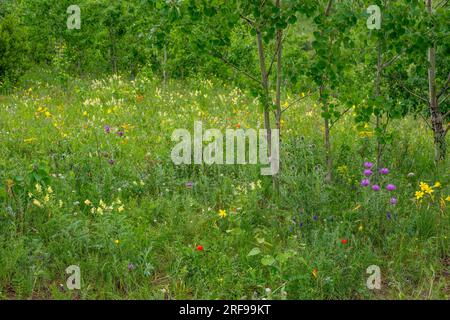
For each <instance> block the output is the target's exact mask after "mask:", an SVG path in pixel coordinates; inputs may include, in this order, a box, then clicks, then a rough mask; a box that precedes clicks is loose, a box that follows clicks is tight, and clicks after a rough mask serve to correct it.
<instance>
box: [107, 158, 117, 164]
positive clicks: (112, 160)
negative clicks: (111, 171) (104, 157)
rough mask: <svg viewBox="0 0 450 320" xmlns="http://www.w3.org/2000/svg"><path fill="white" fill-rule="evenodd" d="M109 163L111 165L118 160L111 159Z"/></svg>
mask: <svg viewBox="0 0 450 320" xmlns="http://www.w3.org/2000/svg"><path fill="white" fill-rule="evenodd" d="M108 163H109V164H110V165H113V164H114V163H116V162H115V161H114V159H109V161H108Z"/></svg>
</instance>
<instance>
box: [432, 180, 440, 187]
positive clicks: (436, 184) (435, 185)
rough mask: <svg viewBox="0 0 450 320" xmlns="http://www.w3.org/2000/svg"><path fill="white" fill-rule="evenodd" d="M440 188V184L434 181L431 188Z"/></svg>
mask: <svg viewBox="0 0 450 320" xmlns="http://www.w3.org/2000/svg"><path fill="white" fill-rule="evenodd" d="M441 186H442V185H441V183H440V182H439V181H436V182H435V183H434V186H433V188H440V187H441Z"/></svg>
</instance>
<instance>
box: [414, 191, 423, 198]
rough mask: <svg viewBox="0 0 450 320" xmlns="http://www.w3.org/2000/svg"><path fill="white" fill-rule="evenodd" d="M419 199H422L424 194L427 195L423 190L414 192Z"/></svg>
mask: <svg viewBox="0 0 450 320" xmlns="http://www.w3.org/2000/svg"><path fill="white" fill-rule="evenodd" d="M414 195H415V197H416V199H417V200H420V199H422V198H423V196H424V195H425V193H424V192H423V191H416V193H415V194H414Z"/></svg>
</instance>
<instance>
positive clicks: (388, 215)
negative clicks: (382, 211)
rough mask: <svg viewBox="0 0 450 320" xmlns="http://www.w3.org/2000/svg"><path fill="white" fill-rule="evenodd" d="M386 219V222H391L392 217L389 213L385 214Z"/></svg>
mask: <svg viewBox="0 0 450 320" xmlns="http://www.w3.org/2000/svg"><path fill="white" fill-rule="evenodd" d="M386 218H388V220H391V218H392V215H391V213H390V212H388V213H387V214H386Z"/></svg>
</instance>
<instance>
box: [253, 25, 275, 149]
mask: <svg viewBox="0 0 450 320" xmlns="http://www.w3.org/2000/svg"><path fill="white" fill-rule="evenodd" d="M256 40H257V44H258V55H259V67H260V69H261V84H262V88H263V97H262V98H263V107H264V129H266V132H267V135H266V137H267V148H268V155H269V157H270V156H271V151H272V130H271V128H270V105H271V102H270V97H269V79H268V75H267V69H266V57H265V54H264V46H263V41H262V36H261V32H260V31H259V30H257V31H256Z"/></svg>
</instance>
